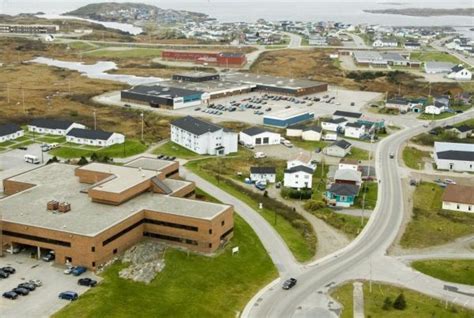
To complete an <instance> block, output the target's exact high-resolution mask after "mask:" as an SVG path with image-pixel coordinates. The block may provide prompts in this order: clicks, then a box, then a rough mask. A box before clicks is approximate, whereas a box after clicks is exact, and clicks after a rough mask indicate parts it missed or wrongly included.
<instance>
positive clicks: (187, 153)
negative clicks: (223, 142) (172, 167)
mask: <svg viewBox="0 0 474 318" xmlns="http://www.w3.org/2000/svg"><path fill="white" fill-rule="evenodd" d="M153 154H155V155H159V154H163V155H166V156H173V157H177V158H182V159H194V158H198V157H199V155H198V154H197V153H195V152H192V151H191V150H188V149H186V148H184V147H182V146H180V145H178V144H176V143H174V142H172V141H168V142H167V143H165V144H164V145H163V146H160V147H158V148H156V149H155V150H154V151H153Z"/></svg>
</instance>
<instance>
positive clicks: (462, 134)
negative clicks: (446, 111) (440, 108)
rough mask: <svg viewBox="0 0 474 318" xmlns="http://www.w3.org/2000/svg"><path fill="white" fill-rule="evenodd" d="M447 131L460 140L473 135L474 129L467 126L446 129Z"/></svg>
mask: <svg viewBox="0 0 474 318" xmlns="http://www.w3.org/2000/svg"><path fill="white" fill-rule="evenodd" d="M446 130H448V131H451V132H453V133H455V134H456V136H457V137H458V138H459V139H466V138H467V137H469V136H470V135H472V130H473V128H472V127H470V126H467V125H461V126H457V127H452V126H450V127H446Z"/></svg>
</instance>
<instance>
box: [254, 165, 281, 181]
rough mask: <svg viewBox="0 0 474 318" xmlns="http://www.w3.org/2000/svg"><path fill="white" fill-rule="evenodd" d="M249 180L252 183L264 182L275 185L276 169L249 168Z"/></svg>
mask: <svg viewBox="0 0 474 318" xmlns="http://www.w3.org/2000/svg"><path fill="white" fill-rule="evenodd" d="M250 180H251V181H252V182H259V181H265V182H268V183H275V181H276V169H275V167H251V168H250Z"/></svg>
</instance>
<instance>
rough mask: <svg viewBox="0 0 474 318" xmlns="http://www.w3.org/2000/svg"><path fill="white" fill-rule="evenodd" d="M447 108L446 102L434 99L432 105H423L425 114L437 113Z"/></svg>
mask: <svg viewBox="0 0 474 318" xmlns="http://www.w3.org/2000/svg"><path fill="white" fill-rule="evenodd" d="M448 110H449V107H447V106H446V104H443V103H440V102H438V101H435V102H434V104H433V105H428V106H426V107H425V114H431V115H439V114H441V113H444V112H446V111H448Z"/></svg>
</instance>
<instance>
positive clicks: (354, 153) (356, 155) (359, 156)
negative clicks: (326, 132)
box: [346, 147, 369, 160]
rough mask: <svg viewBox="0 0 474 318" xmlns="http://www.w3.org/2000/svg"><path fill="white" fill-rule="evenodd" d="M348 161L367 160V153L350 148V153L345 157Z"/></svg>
mask: <svg viewBox="0 0 474 318" xmlns="http://www.w3.org/2000/svg"><path fill="white" fill-rule="evenodd" d="M346 158H349V159H356V160H369V152H368V151H367V150H364V149H360V148H357V147H352V149H351V153H350V154H348V155H347V156H346Z"/></svg>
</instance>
